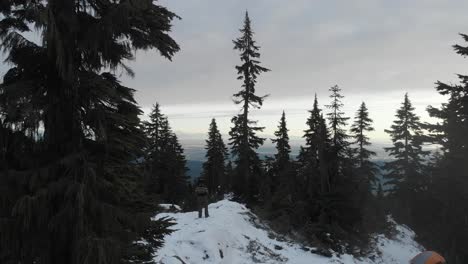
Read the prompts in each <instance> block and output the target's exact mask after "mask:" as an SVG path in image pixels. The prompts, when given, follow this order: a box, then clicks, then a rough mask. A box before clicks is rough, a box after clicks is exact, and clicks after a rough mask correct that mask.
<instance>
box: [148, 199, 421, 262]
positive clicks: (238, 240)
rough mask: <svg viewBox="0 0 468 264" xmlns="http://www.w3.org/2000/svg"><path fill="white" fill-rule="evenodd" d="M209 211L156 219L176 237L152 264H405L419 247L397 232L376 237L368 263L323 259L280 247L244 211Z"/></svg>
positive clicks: (217, 206) (234, 207) (225, 206)
mask: <svg viewBox="0 0 468 264" xmlns="http://www.w3.org/2000/svg"><path fill="white" fill-rule="evenodd" d="M209 210H210V215H211V216H210V217H209V218H203V219H198V218H197V213H196V212H189V213H161V214H158V215H157V216H156V218H159V217H164V216H169V217H173V218H174V219H175V221H176V222H177V225H175V226H174V229H177V231H175V232H173V233H172V234H170V235H168V236H166V238H165V245H164V247H163V248H161V249H160V250H159V251H158V252H157V255H158V256H157V257H156V259H155V260H156V263H164V264H184V263H185V264H194V263H216V264H222V263H235V264H248V263H293V264H302V263H317V264H321V263H323V264H325V263H343V264H350V263H359V264H377V263H385V264H402V263H409V260H410V259H411V257H413V256H414V255H416V254H417V253H419V252H420V246H419V245H418V244H417V243H416V242H414V240H413V237H414V233H413V232H412V231H410V230H408V229H407V228H405V227H402V226H398V228H397V229H398V235H397V237H396V238H394V239H393V240H391V239H387V238H385V237H384V236H379V237H378V243H377V244H378V249H376V251H378V252H380V254H379V256H378V257H377V258H374V260H373V261H372V260H370V259H368V258H367V259H360V260H358V259H355V258H353V257H352V256H349V255H342V256H334V257H332V258H326V257H322V256H319V255H315V254H312V253H311V252H310V251H308V250H304V249H303V247H302V246H301V245H299V244H296V243H293V242H289V241H284V240H283V241H279V240H278V239H276V238H275V237H277V236H276V235H274V234H273V233H272V232H271V231H269V230H268V228H266V227H265V226H263V225H262V224H260V223H259V222H258V220H257V218H256V217H255V216H254V215H253V214H252V213H251V212H250V211H249V210H248V209H247V208H246V207H245V206H244V205H241V204H238V203H235V202H232V201H228V200H223V201H220V202H217V203H214V204H211V205H210V206H209Z"/></svg>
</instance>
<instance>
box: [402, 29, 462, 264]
mask: <svg viewBox="0 0 468 264" xmlns="http://www.w3.org/2000/svg"><path fill="white" fill-rule="evenodd" d="M461 36H462V38H463V39H464V41H465V42H468V35H465V34H461ZM454 49H455V51H456V52H457V54H460V55H462V56H464V57H466V56H467V55H468V47H466V46H462V45H455V46H454ZM458 77H459V79H460V83H459V84H447V83H444V82H440V81H439V82H437V84H436V90H437V91H438V92H439V94H441V95H443V96H446V97H447V102H446V103H443V104H442V105H441V106H440V107H438V108H437V107H432V106H429V107H428V112H429V115H430V116H431V117H433V118H437V119H439V120H440V122H437V123H435V124H427V125H426V126H425V128H426V129H428V130H429V131H430V132H431V134H430V137H429V138H428V142H429V143H433V144H437V145H439V146H441V151H442V153H441V154H438V153H435V154H433V156H434V161H433V164H431V166H430V170H429V173H428V178H429V177H430V181H426V182H428V184H427V186H426V187H427V189H426V190H425V192H424V193H423V195H418V196H417V197H422V199H418V203H417V208H416V209H420V210H418V211H417V212H415V214H414V215H415V218H416V220H415V221H414V222H415V224H414V225H412V226H411V227H412V228H413V229H414V230H415V231H416V232H417V234H418V237H419V238H420V239H421V241H423V242H424V243H425V245H427V246H428V247H431V248H437V249H438V250H439V251H440V253H441V254H443V256H444V257H445V258H446V259H447V261H448V263H454V264H462V263H466V262H467V261H468V253H467V251H466V248H467V247H468V233H467V232H462V231H461V230H465V229H466V221H463V220H461V219H466V216H467V212H468V206H467V204H468V203H467V201H468V176H467V175H468V174H467V171H468V137H467V136H466V135H467V134H468V76H466V75H461V74H459V75H458ZM431 211H432V212H437V213H432V214H431ZM434 227H437V228H434Z"/></svg>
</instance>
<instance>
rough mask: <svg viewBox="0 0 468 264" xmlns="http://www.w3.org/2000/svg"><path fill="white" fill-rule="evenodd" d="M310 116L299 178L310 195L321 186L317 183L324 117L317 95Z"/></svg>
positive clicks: (300, 158)
mask: <svg viewBox="0 0 468 264" xmlns="http://www.w3.org/2000/svg"><path fill="white" fill-rule="evenodd" d="M309 113H310V116H309V118H308V119H307V122H306V125H307V129H306V130H305V131H304V136H303V137H304V138H305V147H301V151H300V153H299V157H298V161H299V164H300V165H299V166H300V167H299V175H300V176H299V177H300V178H301V179H303V180H304V182H305V186H307V192H308V193H309V195H312V193H314V192H317V191H318V189H317V188H318V187H319V186H320V185H319V184H318V183H317V180H318V179H319V176H318V174H319V172H318V170H319V153H318V151H319V143H320V141H321V140H322V135H320V132H321V125H322V122H323V117H322V114H321V109H320V108H319V106H318V100H317V95H315V99H314V106H313V108H312V110H310V111H309Z"/></svg>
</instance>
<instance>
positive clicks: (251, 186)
mask: <svg viewBox="0 0 468 264" xmlns="http://www.w3.org/2000/svg"><path fill="white" fill-rule="evenodd" d="M240 32H241V33H242V36H241V37H239V38H238V39H236V40H234V49H236V50H239V52H240V58H241V61H242V65H240V66H236V69H237V73H238V75H239V76H238V79H239V80H242V81H243V84H242V90H241V91H239V92H238V93H236V94H234V98H235V99H234V102H235V103H236V104H241V105H242V108H241V113H240V114H239V115H237V116H235V117H233V118H232V120H231V122H232V123H233V125H234V126H233V127H232V129H231V131H230V132H229V135H230V142H229V144H230V145H231V146H232V147H231V151H232V154H233V156H234V157H235V163H236V168H235V170H236V176H235V177H236V178H235V179H234V191H235V193H236V194H237V195H238V196H241V197H243V198H245V199H247V200H250V201H252V200H254V196H255V195H256V194H258V180H259V179H258V177H259V176H260V174H261V162H260V159H259V158H258V155H257V153H256V149H258V147H260V146H261V145H262V144H263V142H264V141H265V139H264V138H260V137H258V136H257V135H256V133H257V132H261V131H263V127H258V126H256V124H257V122H256V121H252V120H250V119H249V112H250V109H251V108H260V107H261V106H262V104H263V99H264V98H265V96H263V97H262V96H258V95H256V94H255V84H256V82H257V77H258V75H259V74H261V73H262V72H267V71H269V70H268V69H267V68H264V67H262V66H260V62H259V61H258V59H259V58H260V53H259V52H258V50H259V47H258V46H257V45H256V43H255V40H254V39H253V31H252V28H251V25H250V18H249V15H248V13H247V12H246V13H245V19H244V26H243V28H242V29H241V30H240Z"/></svg>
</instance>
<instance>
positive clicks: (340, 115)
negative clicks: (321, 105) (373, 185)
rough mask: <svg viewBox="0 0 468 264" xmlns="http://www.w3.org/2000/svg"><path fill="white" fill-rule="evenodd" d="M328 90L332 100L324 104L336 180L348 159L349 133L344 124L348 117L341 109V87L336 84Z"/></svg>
mask: <svg viewBox="0 0 468 264" xmlns="http://www.w3.org/2000/svg"><path fill="white" fill-rule="evenodd" d="M329 91H330V92H331V95H330V98H332V101H331V103H330V104H329V105H326V107H327V108H328V109H330V112H329V113H328V114H327V117H328V122H329V123H330V133H331V148H332V154H333V156H334V158H333V159H332V162H333V164H332V165H331V166H332V169H333V172H332V180H337V179H338V178H340V177H341V176H343V174H344V172H343V170H344V167H345V163H346V162H347V161H349V159H347V158H348V156H349V155H347V150H348V147H349V142H348V141H347V140H348V139H349V135H348V134H347V133H346V130H345V128H344V127H345V126H346V125H347V120H348V119H349V117H345V116H344V114H345V113H344V112H343V111H342V108H343V103H342V102H341V99H343V98H344V96H343V95H341V94H340V92H341V89H340V88H339V87H338V85H335V86H332V87H331V88H330V89H329Z"/></svg>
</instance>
